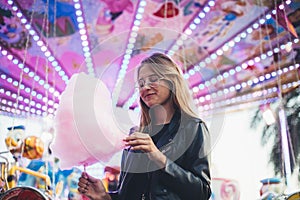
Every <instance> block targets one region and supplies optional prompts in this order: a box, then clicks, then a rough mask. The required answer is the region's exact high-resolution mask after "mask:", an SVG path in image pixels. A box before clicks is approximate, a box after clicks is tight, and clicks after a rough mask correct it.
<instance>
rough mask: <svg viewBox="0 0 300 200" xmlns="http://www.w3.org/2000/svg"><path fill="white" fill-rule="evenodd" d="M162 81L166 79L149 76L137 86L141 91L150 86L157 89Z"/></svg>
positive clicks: (154, 75)
mask: <svg viewBox="0 0 300 200" xmlns="http://www.w3.org/2000/svg"><path fill="white" fill-rule="evenodd" d="M161 79H164V78H162V77H159V76H158V75H156V74H153V75H150V76H147V77H145V78H141V79H139V80H138V81H137V85H136V87H137V88H138V89H139V90H141V89H143V88H144V87H145V86H150V87H157V86H159V82H160V80H161Z"/></svg>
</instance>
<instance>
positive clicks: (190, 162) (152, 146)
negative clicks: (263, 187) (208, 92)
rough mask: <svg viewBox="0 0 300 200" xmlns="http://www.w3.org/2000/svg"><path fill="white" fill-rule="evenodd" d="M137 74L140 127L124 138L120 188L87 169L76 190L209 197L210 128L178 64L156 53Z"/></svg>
mask: <svg viewBox="0 0 300 200" xmlns="http://www.w3.org/2000/svg"><path fill="white" fill-rule="evenodd" d="M137 76H138V81H137V88H138V89H139V93H140V106H141V119H140V126H139V127H138V128H134V129H132V130H131V133H130V134H129V136H127V137H126V138H125V139H124V141H125V144H126V146H127V147H128V148H126V149H124V151H123V157H122V162H121V174H120V178H119V185H118V190H117V191H116V192H115V193H106V192H105V188H104V186H103V184H102V182H101V181H100V180H99V179H96V178H94V177H91V176H89V175H88V174H87V173H83V174H82V176H81V177H80V179H79V183H78V191H79V192H80V193H82V194H84V195H86V196H88V197H89V198H90V199H93V200H98V199H99V200H106V199H107V200H110V199H112V200H114V199H118V200H137V199H152V200H163V199H169V200H177V199H178V200H202V199H203V200H207V199H209V198H210V195H211V189H210V171H209V150H210V140H209V133H208V130H207V128H206V126H205V124H204V122H203V121H201V120H200V119H199V118H198V117H197V114H196V111H195V108H194V106H193V102H192V98H191V96H190V93H189V89H188V87H187V85H186V82H185V80H184V78H183V76H182V73H181V71H180V69H179V67H178V66H177V65H176V63H175V62H174V61H173V60H171V59H170V58H169V57H168V56H166V55H165V54H162V53H155V54H153V55H151V56H150V57H148V58H146V59H145V60H143V61H142V63H141V65H140V66H139V68H138V73H137Z"/></svg>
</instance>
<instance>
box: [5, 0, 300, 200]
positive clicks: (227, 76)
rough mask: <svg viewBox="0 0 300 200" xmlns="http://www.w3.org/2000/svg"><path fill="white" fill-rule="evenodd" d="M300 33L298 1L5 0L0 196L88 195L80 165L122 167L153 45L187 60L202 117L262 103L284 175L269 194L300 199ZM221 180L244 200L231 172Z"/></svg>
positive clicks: (220, 187)
mask: <svg viewBox="0 0 300 200" xmlns="http://www.w3.org/2000/svg"><path fill="white" fill-rule="evenodd" d="M299 34H300V2H299V1H297V0H182V1H175V0H168V1H164V0H131V1H130V0H119V1H110V0H96V1H95V0H14V1H13V0H0V116H2V117H5V119H6V121H5V122H4V121H3V120H2V119H1V120H0V121H3V123H2V122H0V128H1V131H2V132H1V133H0V135H2V137H1V140H2V141H1V142H2V143H3V145H2V144H1V149H0V166H1V173H0V175H1V176H0V178H1V179H0V183H1V184H0V199H17V197H18V199H43V200H45V199H47V200H52V199H53V200H54V199H85V198H86V197H84V196H82V195H80V194H79V193H78V192H77V189H76V188H77V182H76V181H77V180H78V177H79V176H80V173H81V172H82V171H84V170H86V169H87V168H89V167H90V166H93V165H95V164H97V163H99V162H100V163H105V165H106V166H105V167H106V168H105V169H110V170H108V171H110V172H112V171H113V172H116V170H117V173H115V174H118V173H119V166H116V163H117V162H115V161H114V159H116V160H118V159H119V157H118V154H119V152H120V151H121V149H122V148H123V143H122V141H121V140H120V138H123V137H124V136H125V135H126V134H128V132H129V129H130V128H131V127H133V126H135V125H136V124H137V123H138V118H139V115H138V112H139V104H138V100H139V99H138V91H137V90H136V89H135V83H136V77H135V75H136V67H137V66H138V65H139V63H140V61H141V60H142V59H143V58H145V57H147V56H149V55H151V54H152V53H154V52H163V53H166V54H168V55H169V56H170V57H171V58H173V59H174V60H176V62H177V63H178V64H179V65H180V66H181V69H182V73H183V75H184V77H185V79H186V81H187V82H188V84H189V87H190V91H191V93H192V95H193V98H194V103H195V105H196V106H197V108H198V111H199V115H200V116H201V117H203V118H205V119H209V120H212V121H213V119H214V118H215V117H216V116H217V117H219V119H221V121H222V120H224V115H225V113H226V112H238V111H239V110H242V109H248V108H257V110H258V113H260V114H258V115H257V116H256V120H258V121H259V120H262V119H265V120H267V125H266V129H265V131H266V133H268V131H271V128H272V127H276V128H274V129H273V130H276V133H277V134H276V137H278V141H280V142H278V146H277V149H280V151H279V152H277V154H274V158H275V161H276V162H277V164H278V165H277V166H278V167H281V168H276V169H277V171H276V169H275V172H276V174H277V175H278V176H280V179H276V178H268V179H264V180H261V184H262V187H261V191H260V192H261V194H260V199H289V200H294V199H300V192H299V191H300V190H298V191H297V190H296V191H292V190H289V188H290V187H291V185H292V183H291V182H292V181H291V177H292V176H295V175H294V174H295V173H298V174H299V164H298V163H299V162H300V160H299V158H300V149H299V142H300V135H299V129H300V120H299V110H300V108H299V106H298V105H300V97H299V91H300V89H299V84H300V79H299V75H300V73H299V63H298V62H299V60H300V49H299V48H300V42H299V38H298V35H299ZM275 107H276V108H275ZM274 116H275V117H274ZM20 119H22V120H23V123H19V121H20ZM30 121H36V122H37V123H38V124H40V125H41V126H42V128H41V134H36V135H31V133H29V132H27V128H28V124H29V122H30ZM220 126H221V125H220V124H213V122H212V127H214V130H213V131H214V132H218V131H219V130H220V129H221V127H220ZM4 131H5V132H4ZM213 137H215V140H217V138H218V137H219V135H218V134H216V135H213ZM75 150H76V151H75ZM272 155H273V154H272ZM276 156H277V157H278V159H277V160H276ZM276 162H275V163H276ZM76 167H78V168H76ZM111 169H113V170H111ZM104 171H105V170H104ZM105 172H106V171H105ZM298 180H300V176H299V175H298ZM114 181H116V180H115V179H114ZM299 182H300V181H299ZM271 186H272V187H271ZM273 186H274V187H273ZM213 187H215V188H217V189H215V190H214V194H213V196H212V197H211V199H212V200H218V199H220V200H223V199H224V200H225V199H231V200H238V199H240V190H239V185H238V183H237V182H236V181H235V180H234V179H232V180H231V179H226V178H220V177H215V178H213ZM282 188H286V190H283V189H282ZM298 188H300V185H298Z"/></svg>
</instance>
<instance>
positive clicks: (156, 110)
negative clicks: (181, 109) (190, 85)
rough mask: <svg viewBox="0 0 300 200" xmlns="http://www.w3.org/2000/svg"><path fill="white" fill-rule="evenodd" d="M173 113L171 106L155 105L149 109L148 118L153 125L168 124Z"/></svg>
mask: <svg viewBox="0 0 300 200" xmlns="http://www.w3.org/2000/svg"><path fill="white" fill-rule="evenodd" d="M174 113H175V109H174V107H173V106H161V105H156V106H154V107H152V108H151V109H150V117H151V119H152V122H153V124H155V125H159V124H168V123H170V121H171V119H172V117H173V115H174Z"/></svg>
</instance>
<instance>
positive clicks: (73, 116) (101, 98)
mask: <svg viewBox="0 0 300 200" xmlns="http://www.w3.org/2000/svg"><path fill="white" fill-rule="evenodd" d="M129 115H130V114H129V113H128V112H127V114H126V113H124V111H122V114H121V115H120V112H119V111H118V109H116V108H114V107H113V104H112V100H111V94H110V92H109V90H108V89H107V87H106V85H105V84H104V83H103V82H102V81H101V80H99V79H96V78H93V77H91V76H88V75H86V74H84V73H80V74H76V75H73V76H72V78H71V79H70V80H69V83H68V85H67V87H66V89H65V91H64V92H63V93H62V96H61V100H60V104H59V107H58V109H57V112H56V115H55V132H56V137H55V140H54V143H53V146H52V150H53V154H54V155H55V156H57V157H58V158H59V159H60V164H61V168H71V167H73V166H78V165H91V164H94V163H96V162H99V161H102V162H107V161H109V160H110V158H112V157H113V155H115V154H116V153H117V152H119V151H120V150H121V149H122V148H124V144H123V141H122V139H123V138H124V137H125V136H126V135H127V134H128V131H129V128H130V126H133V125H134V124H135V122H132V119H133V118H132V117H131V116H129ZM131 115H132V113H131ZM120 117H121V118H122V119H123V120H120ZM124 119H125V121H124ZM120 121H123V122H120Z"/></svg>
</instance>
